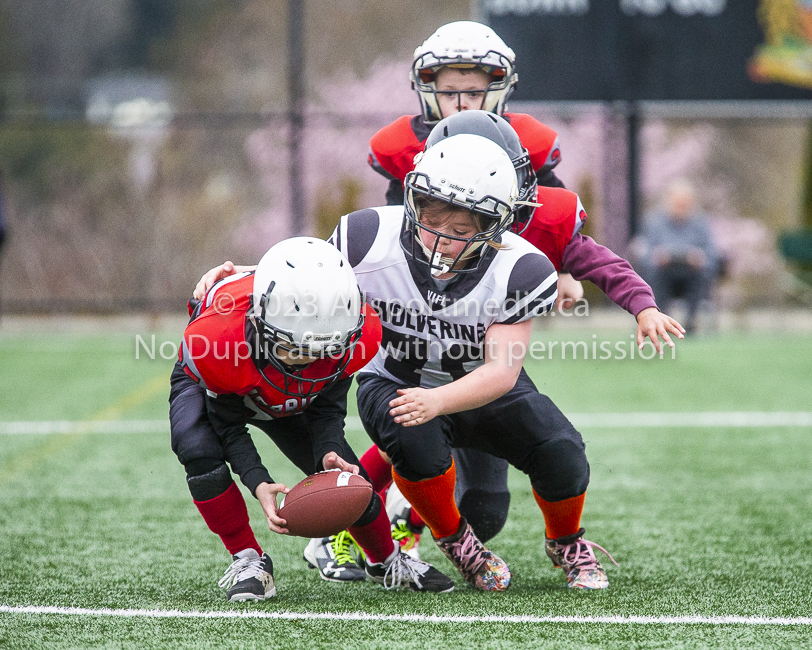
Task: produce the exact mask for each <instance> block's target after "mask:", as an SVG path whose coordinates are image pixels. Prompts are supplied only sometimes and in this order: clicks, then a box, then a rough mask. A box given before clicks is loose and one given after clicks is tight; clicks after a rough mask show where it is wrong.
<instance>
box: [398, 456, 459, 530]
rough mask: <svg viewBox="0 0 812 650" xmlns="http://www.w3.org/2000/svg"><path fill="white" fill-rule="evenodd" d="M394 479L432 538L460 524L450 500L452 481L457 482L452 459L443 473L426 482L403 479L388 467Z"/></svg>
mask: <svg viewBox="0 0 812 650" xmlns="http://www.w3.org/2000/svg"><path fill="white" fill-rule="evenodd" d="M392 477H393V478H394V479H395V483H396V484H397V486H398V488H400V491H401V492H402V493H403V496H405V497H406V499H408V501H409V503H411V504H412V506H414V508H415V509H417V510H418V511H419V512H420V513H421V516H422V517H423V519H424V520H425V522H426V525H428V527H429V528H430V529H431V534H432V535H434V537H435V539H439V538H441V537H448V536H449V535H453V534H454V533H456V532H457V529H458V528H459V527H460V519H461V517H460V511H459V510H457V503H456V502H455V501H454V484H455V483H456V481H457V470H456V468H455V467H454V460H453V459H452V460H451V467H449V468H448V470H447V471H446V473H445V474H441V475H440V476H437V477H435V478H430V479H428V480H426V481H417V482H416V483H412V481H407V480H406V479H405V478H403V477H402V476H400V475H399V474H398V473H397V472H395V470H394V468H392Z"/></svg>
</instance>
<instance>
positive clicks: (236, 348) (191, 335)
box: [179, 273, 381, 419]
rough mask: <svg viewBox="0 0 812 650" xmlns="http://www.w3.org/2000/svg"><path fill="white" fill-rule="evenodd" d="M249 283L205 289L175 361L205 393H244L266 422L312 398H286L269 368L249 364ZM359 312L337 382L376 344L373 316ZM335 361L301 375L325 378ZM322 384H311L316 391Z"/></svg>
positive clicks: (238, 278) (232, 281)
mask: <svg viewBox="0 0 812 650" xmlns="http://www.w3.org/2000/svg"><path fill="white" fill-rule="evenodd" d="M253 283H254V274H253V273H238V274H236V275H232V276H230V277H228V278H226V279H225V280H222V281H220V282H218V283H217V284H215V285H214V286H213V287H212V288H211V289H210V290H209V292H208V293H207V294H206V298H205V301H204V304H203V306H202V311H201V313H200V315H199V316H198V317H197V318H195V319H194V320H193V321H192V322H191V323H189V325H188V326H187V327H186V330H185V332H184V333H183V345H182V347H181V350H180V354H179V357H180V361H181V364H182V365H183V368H184V371H185V372H186V374H187V375H189V377H191V378H192V379H194V380H195V381H196V382H197V383H199V384H200V385H201V386H203V387H204V388H206V390H208V391H211V392H213V393H217V394H236V395H243V396H244V397H245V405H246V408H247V409H248V411H249V416H250V417H258V418H260V419H269V418H277V417H284V416H286V415H293V414H295V413H298V412H300V411H302V410H303V409H305V408H307V405H308V404H309V403H310V401H312V400H313V399H314V397H316V395H312V396H307V397H303V398H300V397H292V396H290V395H286V394H285V393H283V392H281V391H280V390H278V387H279V386H283V385H284V382H283V377H282V374H281V373H279V372H278V371H277V370H276V369H275V368H274V367H273V366H272V365H268V366H266V367H265V368H263V372H262V373H260V371H259V370H258V369H257V367H256V365H255V364H254V361H253V359H252V358H251V355H250V350H251V345H249V343H248V340H247V338H246V335H247V334H248V336H250V335H251V331H252V329H253V328H252V326H250V325H248V323H247V312H248V309H249V308H250V305H251V301H250V296H251V293H252V289H253ZM363 313H364V326H363V329H362V330H361V339H360V340H359V342H358V344H357V345H356V346H355V348H354V350H353V355H352V358H351V359H350V362H349V365H348V366H347V368H346V369H345V370H344V373H343V374H342V376H341V378H344V377H350V376H352V375H353V374H354V373H356V372H357V371H358V370H360V369H361V368H363V367H364V366H365V365H366V364H367V363H369V361H371V360H372V358H373V357H374V356H375V354H376V353H377V352H378V348H379V347H380V345H381V322H380V319H379V318H378V315H377V314H376V313H375V310H373V309H372V308H371V307H370V306H369V305H368V304H364V306H363ZM247 326H248V331H247V332H246V329H247ZM338 363H339V361H338V360H335V359H330V358H325V359H319V360H318V361H314V362H313V363H311V364H310V365H309V366H307V367H306V368H304V369H303V370H302V372H301V374H302V376H303V377H305V378H314V377H324V376H327V375H329V374H331V373H332V372H335V369H336V368H337V367H338ZM263 374H264V376H263ZM274 384H277V385H274ZM323 386H324V384H316V386H315V390H319V389H320V388H322V387H323Z"/></svg>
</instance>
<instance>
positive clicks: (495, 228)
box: [400, 134, 519, 277]
mask: <svg viewBox="0 0 812 650" xmlns="http://www.w3.org/2000/svg"><path fill="white" fill-rule="evenodd" d="M415 163H416V165H415V169H414V171H411V172H409V173H408V174H407V175H406V181H405V186H406V200H405V202H404V217H403V228H402V230H401V237H400V242H401V246H402V248H403V250H404V251H405V253H406V255H407V256H408V257H410V258H412V259H414V260H415V261H417V262H420V263H422V264H426V265H427V266H428V267H429V269H430V271H431V274H432V276H435V277H437V276H440V275H443V274H445V273H449V272H453V273H466V272H470V271H473V270H475V269H476V268H477V267H478V266H479V263H480V261H481V259H482V254H483V253H484V250H485V249H484V248H483V244H485V243H487V242H490V241H496V240H498V238H499V237H500V236H501V235H502V233H504V232H505V230H506V229H507V228H508V226H509V225H510V223H511V221H512V219H513V216H514V215H513V210H514V204H515V202H516V200H517V197H518V195H519V190H518V186H517V184H516V171H515V170H514V168H513V163H512V162H511V160H510V158H509V157H508V155H507V154H506V153H505V152H504V151H503V150H502V148H501V147H500V146H499V145H497V144H495V143H493V142H491V141H490V140H488V139H487V138H483V137H482V136H479V135H471V134H459V135H455V136H452V137H449V138H446V139H444V140H442V141H440V142H438V143H437V144H435V145H434V146H433V147H431V148H429V149H427V150H426V151H425V152H423V153H421V154H418V155H417V156H416V157H415ZM420 196H423V197H426V198H429V199H436V200H439V201H443V202H445V203H448V204H450V205H452V206H458V207H462V208H467V209H468V210H469V211H470V213H471V216H472V217H473V218H474V219H475V222H476V223H477V226H478V231H477V233H476V234H475V235H473V236H472V237H459V236H454V235H452V234H449V233H445V232H440V231H438V230H435V229H432V228H430V227H429V226H427V225H425V224H424V223H421V216H420V209H419V207H418V198H419V197H420ZM424 232H429V233H431V234H432V235H434V236H435V239H434V243H433V245H432V247H431V248H429V247H428V246H426V244H425V243H424V241H423V238H422V237H421V234H422V233H424ZM443 239H446V240H454V241H461V242H464V246H463V247H462V249H461V250H460V252H459V254H457V255H456V257H454V258H450V257H444V256H443V255H442V253H441V251H440V250H439V248H440V242H441V240H443Z"/></svg>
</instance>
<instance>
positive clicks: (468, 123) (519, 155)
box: [425, 111, 538, 234]
mask: <svg viewBox="0 0 812 650" xmlns="http://www.w3.org/2000/svg"><path fill="white" fill-rule="evenodd" d="M460 133H470V134H473V135H481V136H482V137H483V138H488V140H491V141H492V142H495V143H496V144H498V145H499V146H500V147H502V149H503V150H504V151H505V153H507V155H508V156H509V157H510V160H511V161H512V162H513V168H514V169H515V170H516V180H517V182H518V184H519V198H518V200H517V201H516V210H515V218H514V220H513V223H512V224H511V226H510V228H511V230H512V231H514V232H516V233H517V234H521V233H522V232H523V231H524V229H525V228H527V225H528V224H529V223H530V218H531V217H532V216H533V212H535V210H536V208H537V207H538V203H536V202H535V201H536V190H537V189H538V178H537V176H536V173H535V171H534V170H533V165H532V164H531V162H530V154H529V153H528V152H527V149H525V148H524V147H523V146H522V143H521V140H519V136H518V134H517V133H516V131H514V130H513V127H512V126H510V124H509V123H508V121H507V120H506V119H505V118H503V117H500V116H499V115H495V114H493V113H488V112H487V111H462V112H460V113H456V114H454V115H449V116H448V117H446V118H444V119H443V120H441V121H440V122H438V123H437V125H436V126H435V127H434V128H433V129H432V131H431V133H430V134H429V137H428V139H427V140H426V145H425V148H426V149H428V148H429V147H432V146H434V145H435V144H437V143H438V142H441V141H443V140H445V139H446V138H450V137H452V136H455V135H459V134H460Z"/></svg>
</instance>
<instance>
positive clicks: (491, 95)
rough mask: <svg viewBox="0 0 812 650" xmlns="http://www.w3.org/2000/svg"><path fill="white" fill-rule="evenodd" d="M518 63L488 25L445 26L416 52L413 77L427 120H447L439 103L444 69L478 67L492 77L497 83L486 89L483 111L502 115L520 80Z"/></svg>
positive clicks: (431, 122)
mask: <svg viewBox="0 0 812 650" xmlns="http://www.w3.org/2000/svg"><path fill="white" fill-rule="evenodd" d="M515 61H516V55H515V54H514V53H513V50H511V49H510V48H509V47H508V46H507V45H506V44H505V42H504V41H503V40H502V39H501V38H499V36H498V35H497V34H496V32H494V31H493V30H492V29H491V28H490V27H488V26H487V25H483V24H481V23H475V22H472V21H469V20H461V21H458V22H454V23H448V24H447V25H443V26H442V27H440V28H439V29H438V30H437V31H436V32H434V33H433V34H432V35H431V36H429V37H428V38H427V39H426V40H425V42H424V43H423V44H422V45H420V46H419V47H418V48H417V49H416V50H415V51H414V61H413V62H412V69H411V72H410V75H409V76H410V78H411V81H412V88H414V89H415V90H417V93H418V95H419V97H420V106H421V109H422V111H423V120H424V121H425V122H426V123H427V124H434V123H435V122H437V121H439V120H441V119H442V118H443V115H442V111H441V110H440V105H439V104H438V102H437V93H438V91H437V84H436V76H437V71H438V70H439V69H440V68H442V67H444V66H451V67H457V68H474V67H477V68H482V69H483V70H484V71H485V72H487V73H488V74H489V75H491V78H492V79H493V81H491V83H490V84H489V85H488V87H487V88H483V89H482V91H483V93H484V94H483V99H482V106H480V108H481V109H482V110H486V111H490V112H492V113H496V114H498V115H502V113H504V112H505V107H506V104H507V100H508V97H509V96H510V94H511V93H512V92H513V88H514V87H515V86H516V82H517V81H518V80H519V77H518V75H517V74H516V69H515ZM454 94H456V93H454Z"/></svg>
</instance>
